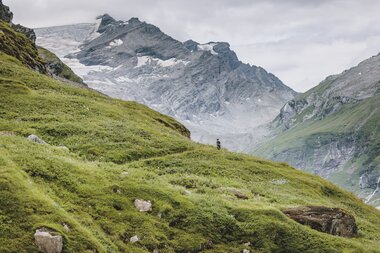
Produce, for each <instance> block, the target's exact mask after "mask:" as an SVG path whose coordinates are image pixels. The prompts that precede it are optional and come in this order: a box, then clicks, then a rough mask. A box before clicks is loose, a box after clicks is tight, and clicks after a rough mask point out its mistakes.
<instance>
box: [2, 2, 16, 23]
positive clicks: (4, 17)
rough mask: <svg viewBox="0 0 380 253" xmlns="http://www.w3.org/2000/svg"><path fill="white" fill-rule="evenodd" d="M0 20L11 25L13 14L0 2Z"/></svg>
mask: <svg viewBox="0 0 380 253" xmlns="http://www.w3.org/2000/svg"><path fill="white" fill-rule="evenodd" d="M0 19H1V20H4V21H5V22H7V23H9V24H11V23H12V20H13V13H12V12H11V11H10V9H9V7H8V6H6V5H4V4H3V1H2V0H0Z"/></svg>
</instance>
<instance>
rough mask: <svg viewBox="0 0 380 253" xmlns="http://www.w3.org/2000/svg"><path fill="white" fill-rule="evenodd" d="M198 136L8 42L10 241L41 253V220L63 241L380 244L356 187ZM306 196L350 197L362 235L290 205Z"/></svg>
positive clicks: (114, 245)
mask: <svg viewBox="0 0 380 253" xmlns="http://www.w3.org/2000/svg"><path fill="white" fill-rule="evenodd" d="M29 134H37V135H38V136H40V137H41V138H43V139H44V140H45V141H47V142H48V143H49V145H41V144H36V143H34V142H31V141H29V140H27V139H26V138H25V137H26V136H28V135H29ZM188 136H189V132H188V131H187V130H186V128H184V127H183V126H182V125H181V124H179V123H178V122H176V121H174V120H173V119H171V118H169V117H167V116H164V115H162V114H159V113H157V112H154V111H152V110H150V109H149V108H147V107H145V106H142V105H139V104H137V103H134V102H125V101H120V100H116V99H111V98H109V97H107V96H104V95H101V94H99V93H97V92H94V91H92V90H89V89H82V88H79V87H76V86H72V85H70V84H67V83H62V82H59V81H57V80H54V79H52V78H49V77H47V76H43V75H41V74H38V73H37V72H34V71H32V70H31V69H29V68H26V67H25V66H24V65H23V64H22V63H21V62H20V61H19V60H17V59H16V58H14V57H11V56H9V55H6V54H4V53H0V203H1V205H0V252H18V253H22V252H28V253H30V252H37V247H36V245H35V244H34V239H33V234H34V231H35V229H37V228H40V227H49V228H51V229H54V230H56V231H58V232H59V233H60V234H62V235H63V237H64V249H63V252H153V250H155V249H158V251H159V252H232V253H234V252H236V253H237V252H242V250H243V249H249V250H250V251H251V252H380V250H379V249H380V213H379V211H377V210H376V209H374V208H373V207H370V206H367V205H365V204H363V203H362V201H360V200H358V199H357V198H356V197H354V196H353V195H352V194H349V193H347V192H345V191H343V190H341V189H339V188H338V187H336V186H334V185H332V184H331V183H329V182H326V181H325V180H323V179H321V178H319V177H316V176H312V175H309V174H306V173H304V172H300V171H298V170H296V169H294V168H291V167H290V166H288V165H287V164H283V163H273V162H269V161H265V160H261V159H257V158H254V157H251V156H247V155H239V154H234V153H230V152H227V151H225V150H221V151H218V150H216V149H215V148H213V147H210V146H204V145H199V144H196V143H193V142H191V141H190V140H189V138H188ZM62 145H64V146H66V147H67V148H62V147H60V146H62ZM278 182H280V183H278ZM233 191H239V192H241V193H242V194H245V195H246V196H247V197H248V199H247V200H243V199H239V198H236V197H235V195H234V193H233ZM136 198H140V199H145V200H150V201H152V204H153V210H152V212H148V213H142V212H139V211H138V210H137V209H136V208H135V207H134V205H133V201H134V200H135V199H136ZM300 205H301V206H303V205H325V206H331V207H341V208H344V209H345V210H347V212H349V213H351V214H353V215H354V216H355V217H356V220H357V224H358V226H359V229H360V235H359V237H358V238H352V239H347V238H342V237H336V236H332V235H329V234H324V233H320V232H317V231H315V230H312V229H310V228H309V227H306V226H303V225H300V224H298V223H296V222H294V221H292V220H290V219H289V218H287V217H286V216H285V215H284V214H282V212H281V211H280V209H281V208H285V207H291V206H300ZM63 224H67V225H68V226H69V228H70V231H65V230H64V229H63ZM134 235H137V236H138V237H139V238H140V240H139V241H138V242H136V243H131V242H130V238H131V237H132V236H134ZM248 242H250V245H249V246H247V245H244V244H246V243H248Z"/></svg>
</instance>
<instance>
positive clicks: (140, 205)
mask: <svg viewBox="0 0 380 253" xmlns="http://www.w3.org/2000/svg"><path fill="white" fill-rule="evenodd" d="M134 204H135V207H136V208H137V209H138V210H139V211H140V212H150V211H152V203H151V202H150V200H148V201H145V200H142V199H135V202H134Z"/></svg>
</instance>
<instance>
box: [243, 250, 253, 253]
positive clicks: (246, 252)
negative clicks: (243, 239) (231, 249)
mask: <svg viewBox="0 0 380 253" xmlns="http://www.w3.org/2000/svg"><path fill="white" fill-rule="evenodd" d="M250 252H251V251H249V250H247V249H243V253H250Z"/></svg>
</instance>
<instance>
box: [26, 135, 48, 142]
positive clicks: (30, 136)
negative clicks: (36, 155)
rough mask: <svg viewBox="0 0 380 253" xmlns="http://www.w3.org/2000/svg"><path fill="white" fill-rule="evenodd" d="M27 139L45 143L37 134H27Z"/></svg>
mask: <svg viewBox="0 0 380 253" xmlns="http://www.w3.org/2000/svg"><path fill="white" fill-rule="evenodd" d="M28 140H30V141H33V142H35V143H38V144H47V143H46V142H45V141H44V140H42V139H41V138H39V137H38V136H37V135H34V134H31V135H29V136H28Z"/></svg>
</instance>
